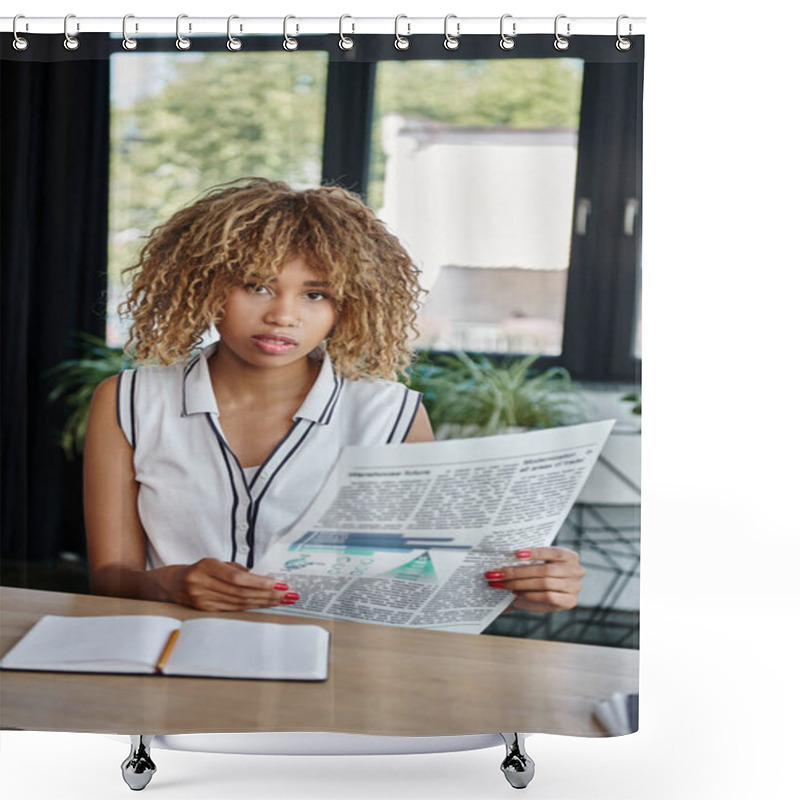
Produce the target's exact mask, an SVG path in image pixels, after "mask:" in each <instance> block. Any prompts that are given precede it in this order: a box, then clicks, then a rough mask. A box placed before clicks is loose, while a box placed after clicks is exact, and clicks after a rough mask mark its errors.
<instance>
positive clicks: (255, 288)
mask: <svg viewBox="0 0 800 800" xmlns="http://www.w3.org/2000/svg"><path fill="white" fill-rule="evenodd" d="M244 288H245V289H247V291H248V292H250V293H251V294H266V293H267V292H269V290H270V289H269V286H265V285H264V284H263V283H248V284H246V285H245V287H244Z"/></svg>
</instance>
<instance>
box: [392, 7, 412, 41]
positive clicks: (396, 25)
mask: <svg viewBox="0 0 800 800" xmlns="http://www.w3.org/2000/svg"><path fill="white" fill-rule="evenodd" d="M401 19H404V20H406V28H408V30H407V31H406V35H405V36H401V35H400V20H401ZM407 36H411V23H410V22H408V17H407V16H406V15H405V14H398V15H397V16H396V17H395V18H394V46H395V48H396V49H397V50H408V48H409V47H411V42H409V41H408V39H407V38H406V37H407Z"/></svg>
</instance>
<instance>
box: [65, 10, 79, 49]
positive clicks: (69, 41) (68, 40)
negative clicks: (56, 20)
mask: <svg viewBox="0 0 800 800" xmlns="http://www.w3.org/2000/svg"><path fill="white" fill-rule="evenodd" d="M71 19H75V15H74V14H67V16H66V17H64V47H65V48H66V49H67V50H77V49H78V48H79V47H80V44H81V43H80V42H79V41H78V39H77V37H75V36H70V35H69V21H70V20H71ZM80 29H81V26H80V23H78V22H76V23H75V32H76V33H77V32H78V31H80Z"/></svg>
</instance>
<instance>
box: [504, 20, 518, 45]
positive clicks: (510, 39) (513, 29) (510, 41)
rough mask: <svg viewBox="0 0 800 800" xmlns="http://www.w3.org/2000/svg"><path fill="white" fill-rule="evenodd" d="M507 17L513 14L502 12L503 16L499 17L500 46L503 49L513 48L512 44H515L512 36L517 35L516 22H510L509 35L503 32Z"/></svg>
mask: <svg viewBox="0 0 800 800" xmlns="http://www.w3.org/2000/svg"><path fill="white" fill-rule="evenodd" d="M507 19H513V15H511V14H503V16H502V17H500V47H502V48H503V50H513V49H514V45H516V41H515V40H514V37H515V36H516V35H517V23H516V22H512V23H511V35H510V36H509V35H508V34H507V33H506V32H505V24H506V20H507Z"/></svg>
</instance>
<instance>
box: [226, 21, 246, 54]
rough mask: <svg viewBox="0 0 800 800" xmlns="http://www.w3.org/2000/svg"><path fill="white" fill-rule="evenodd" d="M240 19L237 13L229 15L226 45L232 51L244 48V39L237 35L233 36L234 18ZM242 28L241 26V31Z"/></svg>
mask: <svg viewBox="0 0 800 800" xmlns="http://www.w3.org/2000/svg"><path fill="white" fill-rule="evenodd" d="M235 19H239V17H237V16H236V14H231V15H230V16H229V17H228V41H227V42H226V43H225V46H226V47H227V48H228V50H230V51H231V52H232V53H234V52H236V51H237V50H241V49H242V40H241V39H237V38H236V37H235V36H231V22H233V20H235ZM241 30H242V26H241V25H240V26H239V31H241Z"/></svg>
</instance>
